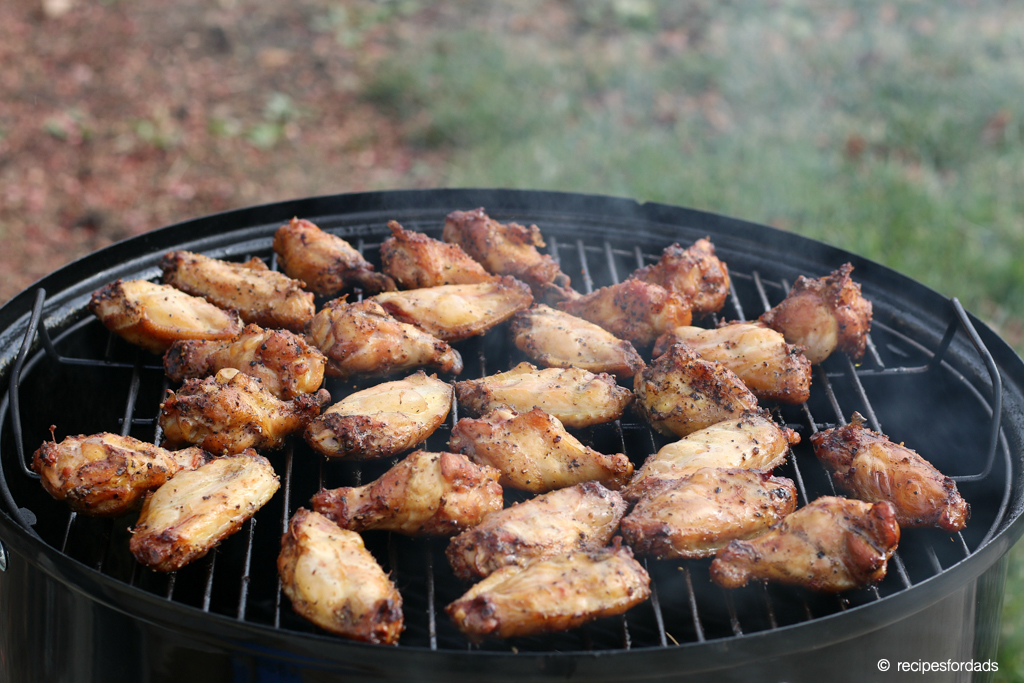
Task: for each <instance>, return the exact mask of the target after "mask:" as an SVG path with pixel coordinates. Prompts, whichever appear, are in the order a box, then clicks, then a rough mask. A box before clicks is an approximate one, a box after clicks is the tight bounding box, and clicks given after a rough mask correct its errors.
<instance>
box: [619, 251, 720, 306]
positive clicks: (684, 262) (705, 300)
mask: <svg viewBox="0 0 1024 683" xmlns="http://www.w3.org/2000/svg"><path fill="white" fill-rule="evenodd" d="M630 277H633V278H636V279H637V280H643V281H645V282H650V283H651V284H655V285H661V286H662V287H664V288H665V289H667V290H669V291H670V292H675V293H676V294H680V295H682V296H683V298H684V299H686V300H687V301H688V302H689V303H690V308H691V309H693V312H694V313H714V312H716V311H720V310H722V306H724V305H725V299H726V298H727V297H728V296H729V269H728V268H727V267H726V265H725V264H724V263H722V261H720V260H719V259H718V257H717V256H715V245H714V244H712V243H711V240H710V239H708V238H701V239H699V240H697V241H696V242H694V243H693V244H692V245H691V246H690V247H689V248H687V249H683V248H682V247H681V246H679V245H678V244H673V245H672V246H670V247H667V248H666V249H665V251H663V252H662V253H661V259H659V260H658V262H657V263H655V264H652V265H649V266H645V267H643V268H640V269H639V270H637V271H636V272H634V273H633V274H632V275H631V276H630Z"/></svg>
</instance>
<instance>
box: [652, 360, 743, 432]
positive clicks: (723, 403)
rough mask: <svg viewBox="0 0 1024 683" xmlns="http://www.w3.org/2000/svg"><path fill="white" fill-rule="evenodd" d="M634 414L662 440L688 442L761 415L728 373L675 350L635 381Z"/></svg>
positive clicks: (709, 363) (739, 384) (720, 366)
mask: <svg viewBox="0 0 1024 683" xmlns="http://www.w3.org/2000/svg"><path fill="white" fill-rule="evenodd" d="M633 391H634V392H635V393H636V409H637V410H638V411H639V412H640V414H642V415H643V416H644V417H645V418H647V420H648V421H649V422H650V423H651V425H652V426H653V427H654V428H655V429H657V430H658V431H659V432H661V433H662V434H675V435H676V436H686V435H687V434H690V433H692V432H695V431H697V430H698V429H704V428H705V427H710V426H711V425H713V424H717V423H719V422H723V421H725V420H731V419H733V418H738V417H740V416H742V415H743V413H744V412H746V411H748V410H755V409H757V407H758V405H757V397H756V396H754V394H753V393H751V391H750V389H748V388H747V386H746V385H745V384H744V383H743V382H742V381H741V380H740V378H739V377H737V376H736V373H734V372H733V371H732V370H730V369H729V368H727V367H725V366H724V365H722V364H721V363H717V362H715V361H709V360H704V359H703V358H701V357H700V356H699V355H698V354H697V353H696V352H695V351H694V350H693V349H691V348H690V347H689V346H687V345H686V344H682V343H680V344H675V345H673V346H672V347H671V348H669V350H668V351H666V352H665V353H663V354H662V355H661V356H659V357H658V358H656V359H655V360H654V362H653V363H651V364H650V365H648V366H647V367H646V368H644V369H643V370H642V371H640V372H638V373H637V374H636V377H635V378H634V379H633Z"/></svg>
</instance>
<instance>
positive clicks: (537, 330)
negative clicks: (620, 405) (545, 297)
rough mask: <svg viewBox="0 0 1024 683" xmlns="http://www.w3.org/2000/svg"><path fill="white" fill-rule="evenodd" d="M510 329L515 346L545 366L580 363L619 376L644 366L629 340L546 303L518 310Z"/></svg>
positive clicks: (554, 366)
mask: <svg viewBox="0 0 1024 683" xmlns="http://www.w3.org/2000/svg"><path fill="white" fill-rule="evenodd" d="M510 330H511V332H512V340H513V341H514V342H515V345H516V347H517V348H518V349H519V350H520V351H522V352H523V353H525V354H526V355H528V356H529V357H530V358H532V359H533V360H535V361H537V362H538V363H540V364H541V365H543V366H544V367H548V368H571V367H577V368H582V369H584V370H589V371H590V372H607V373H611V374H613V375H619V376H620V377H621V376H629V377H632V376H633V375H634V374H636V372H637V371H638V370H640V369H641V368H643V367H644V361H643V358H641V357H640V354H639V353H637V352H636V349H635V348H633V345H632V344H630V343H629V342H628V341H626V340H624V339H619V338H618V337H616V336H615V335H613V334H612V333H611V332H608V331H607V330H605V329H604V328H603V327H600V326H599V325H595V324H594V323H591V322H588V321H586V320H583V319H582V318H577V317H576V316H574V315H569V314H568V313H565V312H564V311H559V310H556V309H554V308H551V307H550V306H545V305H544V304H541V305H539V306H534V307H533V308H531V309H529V310H526V311H520V312H519V313H517V314H516V315H515V317H514V318H512V322H511V324H510Z"/></svg>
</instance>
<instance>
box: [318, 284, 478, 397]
mask: <svg viewBox="0 0 1024 683" xmlns="http://www.w3.org/2000/svg"><path fill="white" fill-rule="evenodd" d="M306 337H307V338H308V339H309V341H310V342H312V343H313V345H314V346H316V347H317V348H319V349H320V350H321V351H323V353H324V355H325V356H327V374H328V375H330V376H332V377H340V378H341V379H347V378H349V377H353V376H371V377H372V376H380V375H388V374H391V373H397V372H406V371H408V370H415V369H416V368H419V367H423V366H431V367H436V368H437V369H438V370H440V371H441V372H450V373H452V374H455V375H457V374H459V373H460V372H462V357H461V356H460V355H459V352H458V351H456V350H455V349H453V348H452V347H451V346H449V345H448V343H447V342H444V341H441V340H440V339H438V338H437V337H434V336H431V335H429V334H427V333H426V332H424V331H423V330H421V329H419V328H418V327H416V326H415V325H409V324H408V323H403V322H399V321H398V320H395V319H394V318H393V317H392V316H391V314H389V313H388V312H387V311H385V310H384V309H383V308H382V307H381V305H380V304H379V303H377V302H376V301H373V300H372V299H367V300H365V301H360V302H358V303H351V304H350V303H346V302H345V300H344V298H342V299H335V300H333V301H328V302H327V303H326V304H324V307H323V308H322V309H321V310H320V311H319V312H318V313H317V314H316V316H315V317H314V318H313V322H312V323H310V326H309V330H308V332H307V333H306Z"/></svg>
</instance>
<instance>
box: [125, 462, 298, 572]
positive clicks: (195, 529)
mask: <svg viewBox="0 0 1024 683" xmlns="http://www.w3.org/2000/svg"><path fill="white" fill-rule="evenodd" d="M279 486H280V482H279V480H278V478H277V475H276V474H275V473H274V468H273V467H271V465H270V461H269V460H267V459H266V458H264V457H263V456H260V455H257V454H256V452H255V451H253V450H246V451H245V452H243V453H240V454H238V455H231V456H225V457H222V458H214V459H213V460H211V461H210V462H208V463H206V464H205V465H203V466H202V467H199V468H197V469H194V470H190V471H185V472H179V473H178V474H176V475H174V476H173V477H171V479H170V480H168V482H167V483H166V484H164V485H163V486H161V487H160V488H158V489H157V490H156V491H155V492H154V493H151V494H150V495H148V496H147V497H146V500H145V502H144V503H143V504H142V512H141V513H140V514H139V521H138V522H137V523H136V524H135V528H134V529H132V538H131V541H129V548H130V549H131V551H132V554H133V555H135V559H137V560H138V561H139V562H140V563H142V564H144V565H146V566H147V567H149V568H150V569H155V570H156V571H160V572H173V571H176V570H178V569H181V568H182V567H184V566H185V565H186V564H188V563H190V562H192V561H194V560H197V559H199V558H200V557H202V556H203V555H205V554H206V553H207V552H209V550H210V549H211V548H213V547H214V546H215V545H217V544H218V543H220V542H221V541H222V540H224V539H225V538H227V537H228V536H230V535H231V534H233V533H235V532H236V531H238V530H239V529H241V528H242V524H243V523H244V522H245V520H247V519H249V518H250V517H252V516H253V515H254V514H256V511H257V510H259V509H260V508H261V507H263V506H264V505H266V503H267V501H269V500H270V499H271V498H272V497H273V495H274V493H275V492H276V491H277V489H278V487H279Z"/></svg>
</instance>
